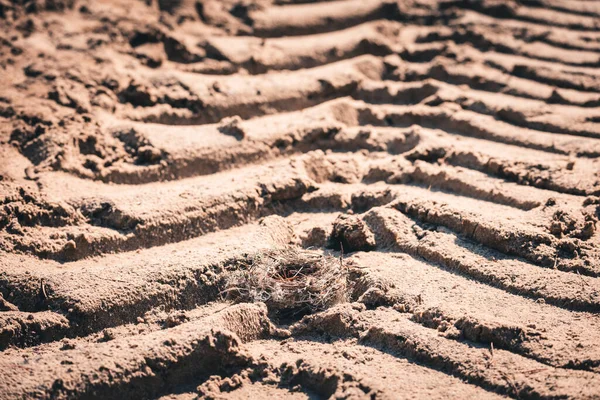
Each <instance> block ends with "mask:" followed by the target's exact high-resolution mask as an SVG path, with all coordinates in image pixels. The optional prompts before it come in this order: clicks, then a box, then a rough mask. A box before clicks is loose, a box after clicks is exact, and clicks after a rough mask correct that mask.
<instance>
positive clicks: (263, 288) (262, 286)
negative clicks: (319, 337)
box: [224, 247, 348, 313]
mask: <svg viewBox="0 0 600 400" xmlns="http://www.w3.org/2000/svg"><path fill="white" fill-rule="evenodd" d="M236 267H237V268H236V270H234V271H232V272H231V274H230V275H229V277H228V278H227V281H226V288H225V291H224V293H226V294H227V298H228V299H230V300H234V301H238V302H264V303H265V304H266V305H267V307H268V308H269V310H270V311H272V312H277V313H288V312H289V313H301V312H315V311H320V310H324V309H326V308H328V307H331V306H332V305H334V304H337V303H340V302H343V301H345V300H346V293H347V282H346V278H347V274H348V273H347V270H346V268H345V267H344V265H343V262H342V260H341V258H340V259H338V258H335V257H332V256H329V255H326V254H323V253H320V252H318V251H312V250H304V249H301V248H296V247H286V248H283V249H274V250H267V251H263V252H260V253H256V254H254V255H252V256H250V257H249V259H248V261H247V262H242V263H239V264H238V265H236Z"/></svg>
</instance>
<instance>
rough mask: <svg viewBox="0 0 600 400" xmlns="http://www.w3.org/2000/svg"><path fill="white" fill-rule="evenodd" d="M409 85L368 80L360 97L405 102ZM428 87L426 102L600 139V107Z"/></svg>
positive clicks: (451, 87)
mask: <svg viewBox="0 0 600 400" xmlns="http://www.w3.org/2000/svg"><path fill="white" fill-rule="evenodd" d="M406 85H407V84H406V83H404V82H389V81H385V82H368V83H366V84H365V85H363V86H361V88H360V89H361V90H360V94H359V95H358V96H357V97H359V98H361V99H364V100H367V101H371V102H376V103H388V104H394V103H396V104H405V103H404V101H405V100H404V93H405V91H406ZM409 85H410V86H409V87H411V86H412V85H414V84H409ZM428 86H429V90H430V92H433V94H432V95H431V96H430V97H429V98H427V99H426V100H424V101H423V103H424V104H428V105H434V106H435V105H439V104H442V103H449V104H452V105H459V106H460V107H461V108H463V109H465V110H470V111H474V112H476V113H480V114H484V115H491V116H493V117H494V118H496V119H498V120H500V121H505V122H508V123H510V124H512V125H516V126H519V127H523V128H529V129H535V130H538V131H542V132H550V133H561V134H568V135H573V136H583V137H592V138H596V139H597V138H600V123H598V122H596V120H597V119H598V118H600V107H593V108H582V107H577V106H572V105H562V104H548V103H547V102H545V101H540V100H536V99H526V98H521V97H515V96H511V95H508V94H505V93H494V92H486V91H481V90H474V89H467V88H460V87H456V86H454V85H449V84H446V83H443V82H439V81H431V82H429V85H428Z"/></svg>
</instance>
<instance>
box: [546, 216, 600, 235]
mask: <svg viewBox="0 0 600 400" xmlns="http://www.w3.org/2000/svg"><path fill="white" fill-rule="evenodd" d="M597 221H598V220H597V219H596V218H595V217H594V216H593V215H592V214H589V213H583V212H581V213H571V212H568V211H564V210H557V211H556V212H555V213H554V215H553V216H552V221H551V223H550V228H549V229H550V233H552V234H553V235H554V236H556V237H559V238H560V237H563V236H567V237H573V238H577V239H583V240H587V239H589V238H590V237H592V236H593V235H594V233H595V232H596V222H597Z"/></svg>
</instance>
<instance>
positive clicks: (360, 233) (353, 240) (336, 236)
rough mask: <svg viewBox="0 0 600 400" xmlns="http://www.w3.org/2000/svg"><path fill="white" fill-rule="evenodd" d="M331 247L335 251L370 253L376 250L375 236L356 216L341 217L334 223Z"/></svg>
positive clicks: (330, 241) (330, 238)
mask: <svg viewBox="0 0 600 400" xmlns="http://www.w3.org/2000/svg"><path fill="white" fill-rule="evenodd" d="M329 246H330V247H332V248H333V249H335V250H342V249H343V250H344V251H346V252H353V251H369V250H373V249H374V248H375V236H374V235H373V232H371V231H370V230H369V228H368V227H367V226H366V225H365V223H364V222H363V221H361V219H360V218H359V217H357V216H355V215H345V214H342V215H340V216H339V217H338V218H337V219H336V220H335V222H334V223H333V229H332V231H331V235H330V237H329Z"/></svg>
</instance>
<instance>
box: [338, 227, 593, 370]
mask: <svg viewBox="0 0 600 400" xmlns="http://www.w3.org/2000/svg"><path fill="white" fill-rule="evenodd" d="M397 229H398V231H396V232H399V231H401V230H402V229H405V228H404V227H402V228H401V227H397ZM397 240H398V241H404V242H406V241H407V240H405V239H402V238H399V239H397ZM447 242H448V241H446V242H445V243H447ZM419 246H426V245H425V244H415V248H417V247H419ZM402 247H404V246H402ZM431 251H432V252H433V251H435V249H434V248H432V249H431ZM416 252H417V253H422V252H420V251H418V250H417V251H416ZM428 258H429V257H428ZM476 258H477V256H476V255H475V254H473V255H472V256H471V257H470V258H466V259H464V260H460V258H459V257H456V258H455V259H456V260H457V263H460V262H463V263H464V264H468V263H471V264H472V265H474V264H475V263H476V262H477V261H476ZM459 260H460V261H459ZM486 261H487V260H486ZM504 261H508V260H504ZM348 262H349V264H350V265H351V266H352V268H356V270H355V272H354V273H355V274H356V275H357V278H356V282H357V283H356V287H355V290H354V296H355V298H359V299H360V300H359V301H360V302H363V303H365V305H367V306H368V307H371V308H372V307H377V306H381V305H387V306H393V307H394V308H395V309H397V310H400V311H403V312H410V313H411V314H412V320H413V321H415V322H418V323H420V324H422V325H424V326H427V327H429V328H434V329H437V330H438V331H439V332H441V334H442V335H444V336H445V337H447V338H449V339H455V340H469V341H472V342H476V343H480V344H483V345H485V346H487V347H489V346H490V343H492V344H493V347H494V349H505V350H509V351H511V352H515V353H518V354H520V355H523V356H525V357H528V358H532V359H535V360H537V361H539V362H542V363H544V364H548V365H552V366H555V367H562V368H572V369H589V370H592V371H594V372H600V369H598V367H600V353H598V352H597V348H596V346H595V334H594V332H595V331H596V330H597V329H598V323H600V320H599V319H598V318H597V316H595V315H593V314H588V313H575V312H570V311H566V310H561V309H557V308H556V307H553V306H551V305H547V304H544V303H543V302H539V301H536V300H533V299H526V298H523V297H521V296H517V295H513V294H509V293H506V292H505V291H503V290H499V289H496V288H491V287H489V286H488V285H485V284H481V283H478V282H474V281H473V280H470V279H469V278H468V277H463V276H462V275H459V274H455V273H452V271H447V270H444V269H441V268H438V267H436V266H435V264H433V265H432V264H429V263H427V262H423V261H419V259H418V258H413V257H411V256H409V255H407V254H390V253H380V252H369V253H356V254H353V255H352V256H350V257H349V259H348ZM487 262H488V263H489V261H487ZM499 262H500V263H502V260H499ZM506 264H508V263H504V265H506ZM498 267H500V266H498ZM500 268H501V267H500ZM497 269H499V268H497ZM512 270H513V271H514V270H515V268H513V269H512ZM400 271H402V273H399V272H400ZM509 271H510V268H506V269H505V272H506V273H509ZM528 272H531V270H529V271H528ZM526 275H527V276H529V277H530V278H529V279H530V281H532V280H533V279H531V277H532V276H534V274H525V273H521V274H519V276H518V277H517V276H515V278H516V279H515V281H516V280H517V279H519V278H521V277H524V276H526ZM535 275H537V276H538V277H539V276H543V275H540V274H539V272H538V273H537V274H535ZM467 276H469V275H467ZM542 279H543V278H542ZM550 281H551V280H550V279H547V280H546V282H550ZM559 282H560V281H558V280H555V281H554V283H556V285H554V286H555V288H556V289H557V290H558V291H560V290H561V289H563V287H564V286H562V285H560V283H559ZM520 283H521V282H520ZM523 284H524V287H528V286H527V284H526V283H523ZM575 331H577V332H581V333H582V334H581V335H579V336H578V337H577V339H576V340H574V338H573V336H572V334H573V332H575ZM583 354H585V356H583V357H582V355H583Z"/></svg>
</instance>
